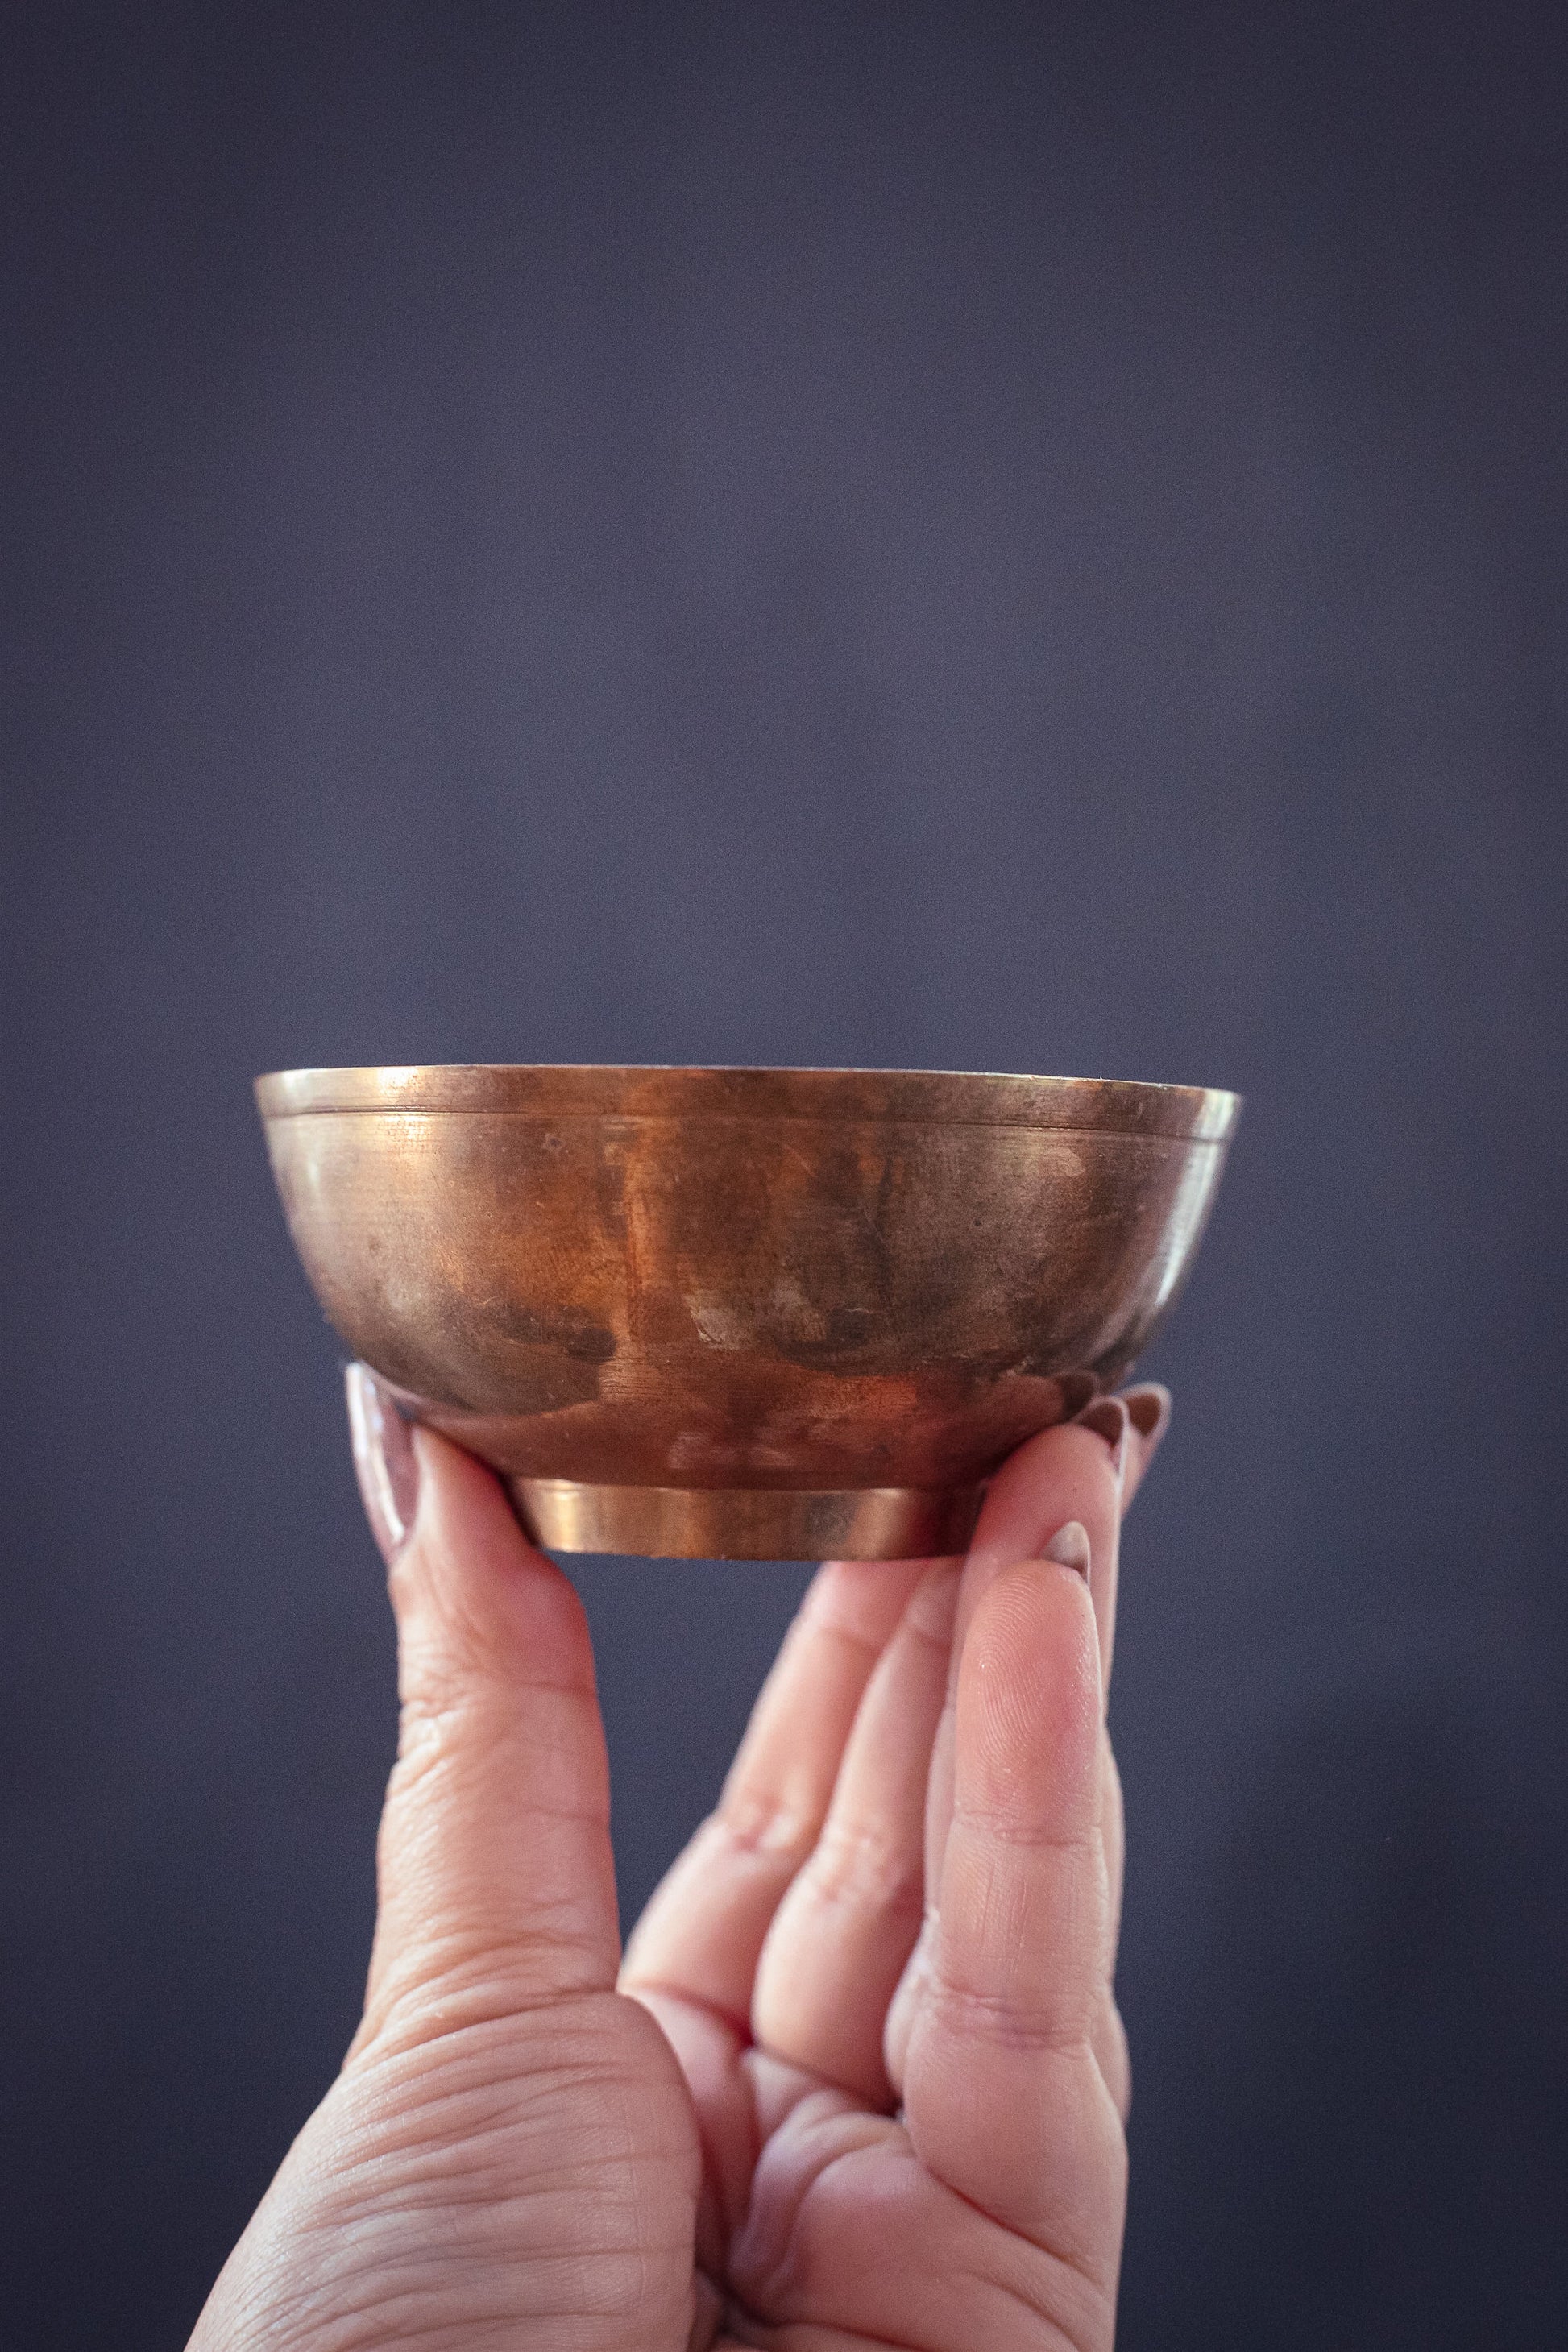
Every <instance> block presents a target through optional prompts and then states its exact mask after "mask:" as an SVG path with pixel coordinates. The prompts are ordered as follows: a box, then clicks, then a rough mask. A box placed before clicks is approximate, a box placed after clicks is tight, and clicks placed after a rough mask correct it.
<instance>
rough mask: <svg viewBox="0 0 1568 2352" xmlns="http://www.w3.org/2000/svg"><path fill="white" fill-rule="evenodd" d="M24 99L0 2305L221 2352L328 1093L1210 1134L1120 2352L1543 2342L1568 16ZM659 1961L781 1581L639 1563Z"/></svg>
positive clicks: (620, 1694) (8, 955)
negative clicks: (520, 1079)
mask: <svg viewBox="0 0 1568 2352" xmlns="http://www.w3.org/2000/svg"><path fill="white" fill-rule="evenodd" d="M3 50H4V73H3V75H0V82H3V86H4V95H3V100H0V105H3V109H4V121H3V122H0V175H3V182H4V184H3V187H0V224H3V236H4V250H5V263H4V268H5V278H4V289H3V297H0V301H3V309H0V318H3V322H4V324H3V352H0V367H3V372H4V376H3V381H4V389H3V394H0V398H3V412H0V469H3V480H4V499H5V511H4V521H3V548H4V581H5V584H4V596H5V682H4V693H3V706H4V722H3V727H0V735H3V738H4V745H5V751H4V757H5V774H6V780H7V781H6V798H5V818H4V853H5V854H4V864H5V909H4V943H3V948H0V954H3V956H4V973H5V1016H4V1022H3V1024H0V1045H3V1047H4V1053H5V1142H4V1150H3V1153H0V1181H3V1184H4V1192H5V1202H6V1208H7V1216H8V1230H9V1241H8V1255H7V1274H6V1284H5V1297H6V1312H5V1345H4V1349H3V1350H0V1370H3V1373H4V1379H5V1423H4V1427H5V1444H4V1447H3V1449H0V1452H3V1474H0V1475H3V1486H4V1491H3V1496H0V1504H3V1510H0V1529H3V1531H4V1539H5V1554H6V1562H7V1566H6V1578H7V1580H6V1584H5V1602H4V1614H3V1619H0V1677H3V1684H4V1688H3V1694H0V1793H3V1800H4V1830H3V1833H0V1834H3V1843H0V1904H3V1906H4V1915H5V1916H4V1955H5V1960H4V1966H5V1984H4V1988H3V1998H0V2038H3V2067H4V2080H3V2083H0V2142H3V2157H0V2167H3V2178H0V2334H3V2335H4V2338H5V2343H6V2344H7V2345H8V2346H9V2345H15V2346H16V2347H17V2352H23V2347H26V2352H77V2347H100V2346H104V2345H110V2344H112V2345H113V2346H114V2347H116V2352H155V2348H156V2352H161V2347H174V2346H178V2345H179V2344H180V2343H181V2342H182V2341H183V2338H184V2332H185V2330H186V2329H187V2328H188V2326H190V2324H191V2322H192V2320H193V2319H194V2316H195V2312H196V2310H197V2308H198V2306H199V2305H200V2303H201V2301H202V2298H203V2295H204V2294H205V2290H206V2287H207V2285H208V2284H209V2282H210V2280H211V2278H212V2276H213V2274H214V2273H215V2272H216V2268H217V2266H218V2264H219V2263H220V2262H221V2260H222V2258H223V2256H224V2254H225V2252H226V2250H227V2248H228V2246H229V2244H230V2243H231V2242H232V2240H233V2238H234V2237H235V2235H236V2234H237V2231H238V2230H239V2229H240V2227H241V2225H242V2224H243V2222H244V2221H245V2219H246V2217H247V2213H248V2211H249V2210H250V2208H251V2206H252V2204H253V2203H254V2201H255V2200H256V2199H257V2197H258V2194H259V2193H260V2191H261V2189H262V2188H263V2186H264V2185H265V2183H266V2181H267V2179H268V2176H269V2174H270V2172H271V2170H272V2168H273V2167H274V2166H275V2164H276V2163H277V2161H278V2159H279V2157H280V2156H281V2154H282V2152H283V2150H284V2148H285V2147H286V2146H287V2144H288V2142H289V2137H290V2136H291V2135H292V2133H293V2132H294V2131H295V2130H296V2129H297V2127H298V2126H299V2125H300V2122H301V2121H302V2120H303V2118H304V2116H306V2115H307V2114H308V2112H309V2111H310V2107H311V2106H312V2105H313V2104H314V2102H315V2101H316V2099H317V2098H318V2097H319V2096H320V2095H321V2092H322V2090H323V2089H324V2087H325V2086H326V2084H327V2083H328V2082H329V2081H330V2079H331V2074H332V2071H333V2069H334V2067H335V2065H336V2063H337V2061H338V2059H339V2057H340V2055H341V2053H342V2048H343V2046H344V2043H345V2042H346V2041H347V2038H348V2036H349V2033H350V2032H351V2031H352V2028H353V2021H354V2017H355V2013H356V2004H357V2000H358V1995H359V1990H360V1986H361V1982H362V1976H363V1964H364V1960H365V1956H366V1949H367V1939H368V1934H369V1928H370V1922H371V1909H372V1839H373V1833H374V1823H375V1818H376V1813H377V1809H378V1801H379V1797H380V1792H381V1788H382V1784H383V1780H384V1774H385V1771H386V1768H387V1765H388V1762H389V1759H390V1755H391V1748H392V1740H393V1731H394V1710H393V1680H392V1645H391V1634H390V1625H389V1620H388V1616H387V1612H386V1609H385V1605H384V1595H383V1591H382V1585H381V1576H380V1570H379V1567H378V1564H377V1561H376V1559H375V1557H374V1552H373V1550H372V1547H371V1543H370V1539H369V1538H368V1536H367V1534H366V1533H365V1531H364V1528H363V1524H362V1521H361V1519H360V1516H359V1512H358V1507H357V1504H356V1501H355V1497H354V1494H353V1486H352V1482H351V1475H350V1468H349V1461H348V1454H347V1449H346V1446H345V1444H344V1435H343V1428H342V1408H341V1395H340V1381H341V1351H340V1349H339V1348H338V1345H337V1343H336V1341H335V1340H334V1339H333V1337H332V1335H331V1332H330V1331H329V1330H328V1329H327V1328H325V1327H324V1325H323V1324H322V1323H321V1319H320V1318H319V1316H318V1313H317V1311H316V1309H315V1307H314V1306H313V1304H312V1302H311V1300H310V1297H309V1295H308V1293H307V1291H306V1288H305V1286H304V1283H303V1280H302V1278H301V1276H300V1274H299V1272H298V1269H297V1267H296V1265H295V1263H294V1260H293V1258H292V1255H291V1254H290V1251H289V1244H288V1241H287V1238H286V1236H285V1234H284V1230H283V1225H282V1222H281V1218H280V1216H279V1213H278V1210H277V1206H276V1203H275V1202H274V1199H273V1196H272V1192H271V1189H270V1185H269V1181H268V1174H267V1170H266V1164H265V1160H264V1156H263V1152H262V1148H261V1139H260V1135H259V1132H258V1127H257V1123H256V1119H255V1116H254V1112H253V1108H252V1106H251V1102H250V1097H249V1092H248V1089H249V1085H250V1081H251V1078H252V1076H254V1075H255V1074H256V1073H257V1072H258V1071H260V1070H265V1069H268V1068H272V1067H275V1066H287V1065H290V1064H299V1063H333V1062H374V1061H396V1062H411V1061H425V1060H432V1061H435V1060H523V1061H534V1060H540V1061H549V1060H578V1059H581V1060H614V1061H619V1060H648V1061H658V1060H671V1061H717V1062H786V1063H858V1064H885V1065H894V1066H949V1067H978V1068H990V1069H1018V1070H1030V1071H1063V1072H1070V1073H1088V1074H1106V1075H1110V1076H1121V1077H1137V1078H1159V1079H1171V1080H1179V1081H1189V1082H1204V1083H1210V1084H1216V1085H1225V1086H1232V1087H1239V1088H1241V1089H1242V1090H1244V1092H1245V1093H1246V1094H1247V1097H1248V1108H1247V1114H1246V1118H1245V1119H1244V1122H1243V1126H1242V1130H1241V1137H1240V1141H1239V1143H1238V1145H1237V1150H1236V1153H1235V1155H1234V1158H1233V1161H1232V1166H1231V1171H1230V1173H1229V1176H1228V1177H1227V1180H1226V1187H1225V1190H1224V1192H1223V1193H1222V1197H1221V1200H1220V1203H1219V1210H1218V1213H1217V1215H1216V1218H1215V1223H1214V1226H1213V1229H1212V1232H1211V1234H1210V1237H1209V1240H1208V1242H1207V1243H1206V1244H1205V1251H1204V1254H1203V1256H1202V1258H1201V1260H1200V1263H1199V1265H1198V1268H1197V1272H1196V1275H1195V1277H1194V1282H1193V1284H1192V1286H1191V1288H1190V1290H1189V1292H1188V1295H1187V1297H1186V1299H1185V1301H1184V1304H1183V1306H1182V1307H1181V1309H1180V1312H1179V1314H1178V1316H1177V1318H1176V1319H1175V1322H1174V1324H1173V1327H1172V1328H1171V1330H1170V1332H1169V1334H1168V1335H1167V1337H1166V1338H1165V1339H1163V1340H1162V1342H1161V1343H1160V1346H1159V1348H1158V1349H1157V1351H1156V1353H1155V1355H1154V1357H1153V1358H1152V1360H1150V1362H1149V1364H1148V1366H1147V1369H1148V1370H1150V1371H1151V1372H1153V1373H1158V1374H1159V1375H1161V1376H1163V1378H1165V1379H1167V1380H1168V1381H1171V1383H1172V1384H1173V1387H1174V1389H1175V1391H1176V1400H1177V1404H1176V1419H1175V1424H1174V1428H1173V1433H1172V1435H1171V1437H1170V1439H1169V1441H1168V1443H1167V1446H1166V1449H1165V1453H1164V1454H1163V1457H1162V1460H1161V1463H1160V1465H1159V1470H1158V1474H1157V1475H1155V1476H1154V1477H1153V1479H1152V1482H1151V1484H1150V1486H1149V1487H1148V1489H1147V1490H1146V1495H1145V1496H1144V1497H1143V1498H1142V1499H1141V1500H1140V1502H1139V1505H1138V1509H1137V1513H1136V1519H1135V1524H1134V1526H1133V1528H1132V1529H1131V1533H1130V1535H1129V1538H1128V1562H1127V1569H1126V1572H1125V1575H1124V1583H1123V1603H1122V1608H1123V1624H1122V1633H1121V1643H1120V1644H1119V1648H1118V1680H1117V1691H1116V1697H1115V1710H1114V1712H1115V1727H1116V1732H1117V1737H1118V1741H1119V1745H1120V1748H1121V1756H1122V1759H1123V1766H1124V1771H1125V1776H1126V1782H1127V1791H1128V1806H1129V1813H1130V1819H1131V1845H1130V1860H1129V1893H1128V1909H1127V1924H1126V1932H1125V1944H1124V1958H1123V1964H1122V1970H1121V1986H1122V1990H1123V1996H1124V2001H1125V2007H1126V2011H1127V2016H1128V2021H1129V2025H1130V2030H1131V2039H1132V2045H1133V2050H1134V2053H1135V2060H1136V2068H1137V2097H1136V2106H1135V2112H1134V2116H1133V2123H1132V2149H1133V2189H1132V2205H1131V2228H1130V2233H1129V2240H1128V2254H1127V2270H1126V2285H1125V2296H1124V2325H1123V2331H1122V2343H1123V2344H1124V2346H1125V2347H1128V2352H1255V2347H1258V2346H1262V2345H1267V2346H1268V2347H1271V2348H1272V2352H1298V2347H1301V2348H1302V2352H1305V2347H1313V2352H1348V2347H1376V2352H1402V2347H1411V2352H1476V2347H1490V2346H1494V2345H1495V2346H1502V2345H1506V2346H1507V2347H1510V2352H1534V2347H1554V2346H1557V2345H1560V2344H1561V2343H1562V2342H1563V2326H1564V2310H1565V2308H1568V2298H1565V2295H1564V2271H1565V2263H1564V2233H1563V2221H1564V2216H1565V2214H1568V2002H1565V2000H1564V1998H1563V1967H1564V1952H1565V1949H1568V1732H1565V1726H1564V1704H1563V1691H1564V1634H1565V1631H1568V1586H1565V1583H1564V1580H1563V1542H1562V1528H1563V1516H1564V1499H1565V1498H1564V1493H1563V1486H1564V1459H1565V1449H1564V1444H1563V1435H1562V1413H1563V1407H1562V1391H1561V1389H1560V1387H1559V1381H1560V1378H1561V1369H1562V1361H1563V1359H1562V1350H1561V1346H1560V1336H1561V1331H1562V1314H1563V1292H1564V1253H1563V1202H1564V1169H1565V1164H1568V1156H1565V1144H1568V1136H1565V1125H1568V1092H1565V1087H1564V1056H1563V1011H1564V993H1565V992H1564V984H1563V983H1564V977H1565V974H1564V962H1565V949H1568V921H1565V919H1564V917H1565V895H1564V883H1565V881H1568V856H1565V852H1568V802H1565V793H1564V773H1563V752H1564V748H1565V740H1568V728H1565V725H1564V717H1565V712H1564V681H1565V678H1568V667H1565V664H1564V621H1565V613H1564V604H1565V595H1564V589H1565V576H1564V573H1565V567H1564V527H1565V524H1568V465H1565V442H1564V428H1563V411H1564V361H1565V359H1568V315H1565V289H1568V141H1565V134H1564V127H1563V126H1564V120H1565V98H1568V75H1565V70H1564V69H1565V68H1568V17H1565V16H1563V14H1562V13H1561V12H1559V11H1556V10H1552V9H1548V8H1545V7H1541V8H1527V7H1521V6H1520V5H1509V4H1508V0H1504V5H1499V6H1496V7H1492V8H1489V9H1482V8H1479V7H1474V6H1453V5H1440V0H1426V5H1410V6H1405V7H1399V6H1391V5H1384V0H1359V5H1322V6H1313V7H1310V8H1309V7H1306V6H1304V5H1293V4H1292V5H1278V6H1272V7H1263V8H1259V7H1258V6H1256V5H1246V6H1243V5H1236V6H1234V7H1225V6H1210V5H1185V6H1178V7H1156V6H1154V5H1121V4H1119V0H1109V5H1107V0H1098V5H1028V6H1014V7H1008V6H994V5H982V4H981V0H968V5H963V6H957V5H948V6H931V5H912V0H910V5H892V0H888V5H868V0H832V5H821V6H811V5H771V0H759V5H737V0H731V5H724V6H719V5H713V6H708V7H692V6H687V5H658V6H648V5H626V6H616V5H601V0H578V5H572V6H564V5H563V6H560V7H548V6H542V5H539V6H534V5H476V4H475V0H455V5H434V0H431V5H408V0H376V5H371V0H363V5H341V4H340V0H311V4H310V5H281V0H279V5H252V0H229V4H228V5H224V6H223V7H220V8H213V7H198V6H195V5H156V0H138V5H100V6H89V5H79V0H62V4H61V5H53V0H40V5H34V6H32V7H29V8H23V7H20V6H16V5H13V6H12V7H11V8H9V9H8V10H6V11H5V24H4V31H3ZM581 1580H582V1584H583V1588H584V1591H585V1593H586V1595H587V1598H588V1601H589V1605H590V1608H591V1611H592V1613H593V1618H594V1622H595V1631H596V1634H597V1639H598V1643H599V1651H600V1659H601V1666H602V1674H603V1683H604V1693H605V1706H606V1709H607V1714H608V1719H609V1727H610V1738H611V1744H612V1748H613V1758H614V1769H615V1775H616V1819H617V1828H618V1833H619V1841H620V1859H621V1870H622V1886H623V1895H624V1901H625V1905H626V1909H627V1911H628V1913H629V1912H630V1911H632V1910H633V1909H635V1907H636V1906H637V1905H638V1904H639V1903H640V1902H641V1900H642V1898H643V1897H644V1895H646V1893H647V1889H648V1888H649V1886H650V1885H651V1884H652V1883H653V1881H654V1880H655V1878H656V1877H657V1875H658V1873H659V1871H660V1870H661V1868H662V1867H663V1865H664V1864H665V1863H666V1862H667V1860H668V1858H669V1856H670V1855H671V1853H673V1851H674V1850H675V1848H676V1847H677V1845H678V1844H679V1841H680V1840H681V1839H682V1837H683V1836H684V1835H685V1833H686V1832H687V1831H688V1830H689V1828H690V1826H691V1825H692V1823H693V1822H695V1820H696V1819H697V1818H698V1817H699V1816H700V1813H701V1811H703V1810H704V1808H705V1807H706V1805H707V1804H708V1803H709V1801H710V1798H711V1796H712V1794H713V1791H714V1790H715V1788H716V1786H717V1783H718V1780H719V1777H720V1775H721V1770H722V1768H723V1764H724V1761H725V1759H726V1758H727V1755H728V1753H729V1751H730V1748H731V1745H732V1743H733V1740H734V1738H735V1736H736V1734H737V1732H738V1729H739V1727H740V1726H741V1724H742V1720H743V1718H744V1715H745V1711H746V1708H747V1706H748V1703H749V1700H750V1697H751V1696H752V1692H753V1690H754V1688H755V1685H756V1684H757V1682H758V1680H759V1678H760V1676H761V1675H762V1673H763V1668H764V1665H765V1663H766V1661H767V1659H768V1657H769V1656H770V1654H771V1652H772V1650H773V1645H774V1643H775V1642H776V1640H777V1638H778V1635H779V1633H780V1631H781V1629H782V1627H783V1626H784V1622H785V1621H786V1618H787V1616H788V1613H789V1612H790V1610H791V1608H792V1606H793V1604H794V1601H795V1598H796V1595H797V1593H798V1591H799V1590H800V1586H801V1582H802V1571H800V1570H796V1569H795V1568H790V1567H773V1566H765V1565H764V1566H755V1567H746V1568H718V1567H711V1566H705V1565H697V1564H691V1565H672V1564H666V1565H649V1564H647V1563H638V1562H635V1561H634V1562H622V1561H592V1562H586V1563H584V1564H582V1567H581Z"/></svg>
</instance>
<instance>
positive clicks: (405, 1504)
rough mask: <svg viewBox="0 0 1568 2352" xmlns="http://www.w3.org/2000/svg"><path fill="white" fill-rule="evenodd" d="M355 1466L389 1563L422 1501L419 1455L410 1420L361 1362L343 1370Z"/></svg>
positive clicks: (368, 1513) (366, 1510)
mask: <svg viewBox="0 0 1568 2352" xmlns="http://www.w3.org/2000/svg"><path fill="white" fill-rule="evenodd" d="M345 1385H346V1387H347V1390H348V1401H349V1433H350V1435H351V1436H352V1438H353V1450H354V1470H355V1473H356V1475H357V1476H358V1478H359V1491H360V1498H361V1500H362V1501H363V1504H364V1515H365V1517H366V1518H367V1519H368V1520H369V1521H370V1531H371V1533H372V1535H373V1536H374V1538H375V1540H376V1542H377V1544H378V1545H379V1546H380V1548H381V1556H382V1558H383V1559H384V1560H385V1562H386V1564H387V1566H388V1567H389V1568H390V1567H391V1565H392V1563H393V1561H394V1560H395V1559H396V1557H397V1555H398V1553H399V1552H400V1551H401V1550H402V1549H403V1547H404V1545H405V1543H406V1542H407V1540H408V1531H409V1529H410V1528H412V1527H413V1525H414V1515H415V1512H416V1510H417V1509H418V1507H419V1457H418V1455H417V1454H416V1453H415V1451H414V1439H413V1436H412V1434H411V1433H410V1431H409V1427H408V1423H406V1422H405V1420H404V1418H403V1415H402V1414H401V1413H400V1412H398V1410H397V1407H396V1406H395V1404H394V1403H393V1402H392V1400H391V1398H390V1397H389V1396H387V1395H386V1393H385V1391H384V1390H383V1388H382V1386H381V1383H380V1381H378V1380H377V1379H376V1377H375V1374H374V1372H373V1371H370V1370H368V1369H367V1368H366V1367H365V1366H364V1365H363V1364H351V1365H350V1366H349V1368H348V1372H347V1374H346V1376H345Z"/></svg>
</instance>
